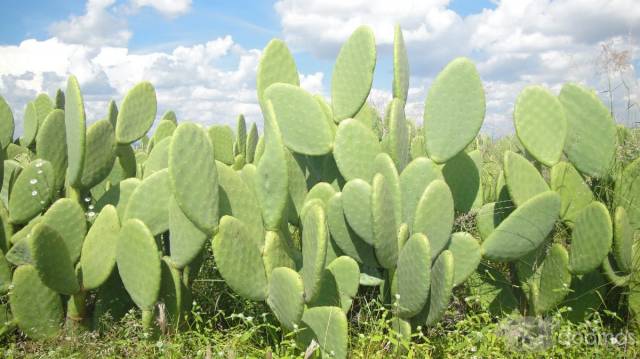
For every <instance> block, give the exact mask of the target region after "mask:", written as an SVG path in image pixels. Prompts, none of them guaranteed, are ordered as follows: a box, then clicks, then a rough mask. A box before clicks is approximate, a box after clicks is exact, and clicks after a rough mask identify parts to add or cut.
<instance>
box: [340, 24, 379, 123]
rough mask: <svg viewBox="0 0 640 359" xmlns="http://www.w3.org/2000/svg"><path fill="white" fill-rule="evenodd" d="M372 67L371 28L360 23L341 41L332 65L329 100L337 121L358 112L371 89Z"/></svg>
mask: <svg viewBox="0 0 640 359" xmlns="http://www.w3.org/2000/svg"><path fill="white" fill-rule="evenodd" d="M375 67H376V43H375V39H374V36H373V31H371V29H370V28H369V27H367V26H360V27H358V28H357V29H356V30H355V31H354V32H353V34H351V36H350V37H349V39H348V40H347V41H346V42H345V43H344V45H342V48H341V49H340V53H339V54H338V58H337V59H336V63H335V66H334V67H333V75H332V77H331V104H332V105H333V115H334V116H335V118H336V119H337V120H338V121H342V120H344V119H346V118H349V117H353V116H354V115H355V114H356V113H358V110H360V108H361V107H362V105H363V104H364V102H365V100H366V99H367V96H369V91H371V84H372V83H373V71H374V69H375Z"/></svg>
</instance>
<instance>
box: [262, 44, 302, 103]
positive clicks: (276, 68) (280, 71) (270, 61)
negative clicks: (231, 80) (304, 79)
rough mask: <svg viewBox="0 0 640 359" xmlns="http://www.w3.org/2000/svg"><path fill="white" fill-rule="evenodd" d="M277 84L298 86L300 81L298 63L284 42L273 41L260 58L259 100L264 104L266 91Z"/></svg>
mask: <svg viewBox="0 0 640 359" xmlns="http://www.w3.org/2000/svg"><path fill="white" fill-rule="evenodd" d="M276 82H281V83H287V84H291V85H296V86H298V85H299V84H300V79H299V77H298V69H297V68H296V62H295V60H294V59H293V56H292V55H291V52H290V51H289V48H287V45H286V44H285V43H284V41H282V40H280V39H273V40H271V41H269V43H268V44H267V46H266V47H265V48H264V50H263V52H262V56H261V57H260V64H259V65H258V72H257V76H256V88H257V90H258V100H259V101H260V103H261V104H264V103H265V101H264V92H265V90H266V89H267V88H268V87H269V86H271V84H274V83H276Z"/></svg>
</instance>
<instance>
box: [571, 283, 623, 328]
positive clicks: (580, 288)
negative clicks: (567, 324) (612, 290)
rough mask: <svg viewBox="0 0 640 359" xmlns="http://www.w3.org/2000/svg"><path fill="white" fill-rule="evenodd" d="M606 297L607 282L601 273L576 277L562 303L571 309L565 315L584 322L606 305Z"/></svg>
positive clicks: (574, 320)
mask: <svg viewBox="0 0 640 359" xmlns="http://www.w3.org/2000/svg"><path fill="white" fill-rule="evenodd" d="M632 293H633V292H632ZM606 295H607V282H606V280H605V278H604V277H603V276H602V274H600V271H592V272H589V273H587V274H585V275H578V276H575V277H574V278H573V280H572V281H571V291H570V293H569V295H568V296H567V298H566V299H565V301H564V302H563V303H562V305H563V306H568V307H571V311H569V312H566V313H565V315H566V316H567V318H568V319H569V320H571V321H573V322H576V323H577V322H581V321H584V320H585V319H586V318H587V316H589V315H590V314H592V312H594V311H597V310H598V309H599V308H600V307H601V306H603V305H604V303H603V299H604V298H605V297H606Z"/></svg>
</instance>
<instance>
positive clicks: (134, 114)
mask: <svg viewBox="0 0 640 359" xmlns="http://www.w3.org/2000/svg"><path fill="white" fill-rule="evenodd" d="M156 111H157V102H156V90H155V89H154V88H153V85H151V84H150V83H149V82H141V83H139V84H137V85H135V86H134V87H133V88H132V89H131V90H129V92H128V93H127V95H126V96H125V98H124V100H123V101H122V104H121V105H120V112H118V121H117V122H116V141H117V142H118V143H119V144H129V143H133V142H135V141H137V140H139V139H140V138H142V137H143V136H144V135H145V134H146V133H147V131H149V129H150V128H151V126H152V125H153V120H155V118H156Z"/></svg>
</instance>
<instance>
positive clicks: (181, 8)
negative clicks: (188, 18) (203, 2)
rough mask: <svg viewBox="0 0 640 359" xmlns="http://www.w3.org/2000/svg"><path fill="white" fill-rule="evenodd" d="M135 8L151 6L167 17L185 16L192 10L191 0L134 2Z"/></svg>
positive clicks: (137, 0) (145, 0)
mask: <svg viewBox="0 0 640 359" xmlns="http://www.w3.org/2000/svg"><path fill="white" fill-rule="evenodd" d="M132 3H133V5H134V7H137V8H140V7H144V6H149V7H152V8H154V9H156V10H157V11H159V12H160V13H161V14H163V15H164V16H166V17H176V16H180V15H184V14H186V13H187V12H189V10H191V0H133V1H132Z"/></svg>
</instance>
